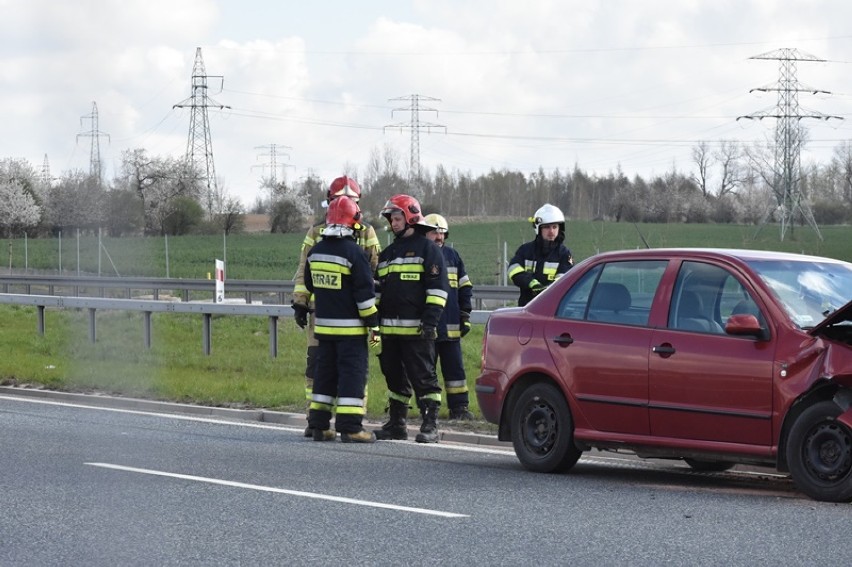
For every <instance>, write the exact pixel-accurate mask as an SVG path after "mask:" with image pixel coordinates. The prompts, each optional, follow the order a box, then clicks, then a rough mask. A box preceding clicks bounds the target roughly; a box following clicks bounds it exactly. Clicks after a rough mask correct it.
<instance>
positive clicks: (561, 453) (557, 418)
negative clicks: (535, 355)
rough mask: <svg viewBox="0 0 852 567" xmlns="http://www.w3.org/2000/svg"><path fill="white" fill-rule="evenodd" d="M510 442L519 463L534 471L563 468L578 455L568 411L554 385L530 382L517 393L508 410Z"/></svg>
mask: <svg viewBox="0 0 852 567" xmlns="http://www.w3.org/2000/svg"><path fill="white" fill-rule="evenodd" d="M512 444H513V445H514V447H515V454H516V455H517V456H518V460H520V461H521V464H522V465H523V466H524V467H525V468H527V469H529V470H531V471H535V472H561V471H566V470H568V469H570V468H571V467H573V466H574V464H575V463H576V462H577V460H578V459H579V458H580V455H581V453H582V451H580V450H579V449H577V447H575V446H574V423H573V421H572V419H571V410H570V409H569V408H568V403H567V402H566V401H565V398H564V397H563V395H562V392H560V391H559V390H558V389H557V388H556V387H555V386H553V385H551V384H545V383H539V384H533V385H532V386H530V387H528V388H527V389H525V390H524V391H523V392H521V394H520V396H519V397H518V400H517V402H516V403H515V406H514V411H513V412H512Z"/></svg>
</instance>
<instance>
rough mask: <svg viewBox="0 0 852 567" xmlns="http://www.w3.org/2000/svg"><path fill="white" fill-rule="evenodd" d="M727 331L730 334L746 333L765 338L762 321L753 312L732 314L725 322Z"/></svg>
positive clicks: (746, 334)
mask: <svg viewBox="0 0 852 567" xmlns="http://www.w3.org/2000/svg"><path fill="white" fill-rule="evenodd" d="M725 333H727V334H729V335H741V336H742V335H744V336H753V337H757V338H759V339H760V338H764V336H765V333H764V330H763V329H762V328H761V326H760V321H758V320H757V317H755V316H754V315H752V314H751V313H741V314H739V315H731V316H730V317H728V321H727V322H726V323H725Z"/></svg>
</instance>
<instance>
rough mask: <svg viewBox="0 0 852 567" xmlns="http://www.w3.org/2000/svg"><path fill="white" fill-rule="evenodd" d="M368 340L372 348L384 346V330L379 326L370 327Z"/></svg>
mask: <svg viewBox="0 0 852 567" xmlns="http://www.w3.org/2000/svg"><path fill="white" fill-rule="evenodd" d="M367 342H368V343H369V345H370V346H371V347H372V348H378V347H380V346H382V330H381V329H380V328H379V327H370V334H369V338H368V339H367Z"/></svg>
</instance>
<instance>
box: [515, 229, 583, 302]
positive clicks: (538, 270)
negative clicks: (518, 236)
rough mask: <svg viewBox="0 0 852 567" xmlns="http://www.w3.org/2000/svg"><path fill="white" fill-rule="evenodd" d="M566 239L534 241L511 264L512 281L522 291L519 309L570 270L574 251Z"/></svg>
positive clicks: (540, 239) (519, 250)
mask: <svg viewBox="0 0 852 567" xmlns="http://www.w3.org/2000/svg"><path fill="white" fill-rule="evenodd" d="M563 238H564V236H563V235H561V234H560V235H559V237H557V239H556V240H555V241H552V242H547V241H545V240H544V239H542V238H541V237H540V236H536V237H535V240H532V241H530V242H527V243H524V244H521V246H520V247H519V248H518V251H517V252H515V255H514V256H513V257H512V260H511V261H510V262H509V273H508V275H509V279H511V280H512V283H513V284H515V285H516V286H518V287H519V288H521V294H520V298H519V299H518V305H521V306H523V305H526V304H527V303H529V302H530V301H531V300H532V298H533V297H535V295H536V293H537V292H536V291H534V289H538V290H539V291H541V287H539V286H542V287H547V286H549V285H550V284H552V283H553V282H554V281H556V278H557V277H559V276H560V275H561V274H564V273H565V272H567V271H568V270H570V269H571V266H573V265H574V260H573V258H572V257H571V251H570V250H568V248H566V247H565V246H564V245H563V244H562V240H563Z"/></svg>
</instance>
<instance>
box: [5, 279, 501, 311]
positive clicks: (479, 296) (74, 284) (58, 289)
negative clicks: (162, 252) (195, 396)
mask: <svg viewBox="0 0 852 567" xmlns="http://www.w3.org/2000/svg"><path fill="white" fill-rule="evenodd" d="M34 288H36V289H39V290H44V291H45V293H46V295H66V296H67V295H70V296H81V295H84V294H83V293H82V291H83V290H90V292H89V293H91V290H94V293H95V294H96V295H97V296H98V297H104V296H105V295H106V290H107V289H112V290H122V291H123V293H122V295H123V296H124V298H125V299H130V298H132V297H133V295H134V294H133V292H134V291H136V292H139V291H148V292H150V294H151V296H152V297H153V298H154V299H159V298H160V294H161V292H163V291H179V292H180V294H179V295H180V298H181V300H183V301H184V302H188V301H190V299H191V293H192V292H199V293H200V292H206V293H210V294H211V297H212V294H213V291H214V281H213V280H206V279H177V278H134V277H130V278H127V277H122V278H118V277H116V278H113V277H98V276H28V275H23V276H21V275H0V292H2V293H13V291H12V290H19V291H20V292H21V293H25V294H31V293H33V289H34ZM64 290H68V292H65V293H63V291H64ZM225 291H226V292H227V293H228V294H229V295H230V296H233V294H242V296H243V298H244V299H245V301H246V303H253V301H254V299H255V298H254V295H255V294H258V295H263V296H266V297H269V296H272V297H274V298H275V301H274V303H277V304H280V305H286V304H289V303H290V297H291V296H292V294H293V281H292V280H227V281H226V282H225ZM517 300H518V288H516V287H514V286H499V285H477V286H475V287H474V307H476V308H477V309H484V308H486V307H487V302H498V303H502V304H506V303H511V302H515V301H517Z"/></svg>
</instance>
